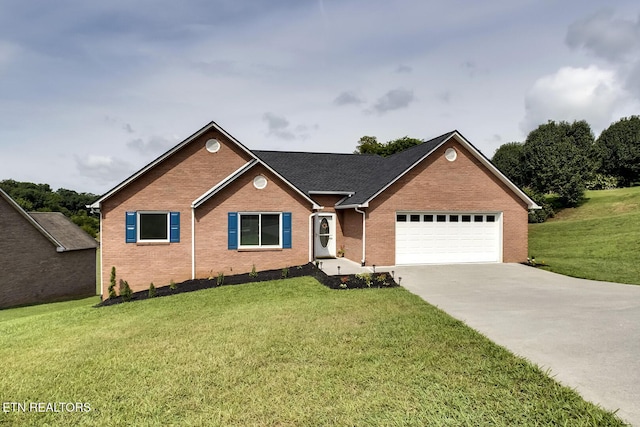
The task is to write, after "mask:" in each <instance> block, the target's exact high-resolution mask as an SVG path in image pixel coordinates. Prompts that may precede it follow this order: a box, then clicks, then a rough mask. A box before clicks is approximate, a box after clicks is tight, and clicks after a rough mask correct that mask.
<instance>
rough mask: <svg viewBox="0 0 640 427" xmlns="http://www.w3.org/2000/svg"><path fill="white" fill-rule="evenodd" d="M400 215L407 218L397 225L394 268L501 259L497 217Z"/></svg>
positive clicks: (434, 213) (498, 218) (482, 215)
mask: <svg viewBox="0 0 640 427" xmlns="http://www.w3.org/2000/svg"><path fill="white" fill-rule="evenodd" d="M399 215H406V217H405V218H406V219H407V221H406V222H399V221H398V222H396V264H436V263H458V262H498V261H500V259H501V254H500V250H501V245H500V236H501V222H500V219H501V214H499V213H489V214H487V213H474V212H449V213H442V212H406V213H405V212H402V213H401V214H399ZM418 218H419V221H416V219H418ZM411 219H413V220H414V221H410V220H411ZM491 220H493V221H491Z"/></svg>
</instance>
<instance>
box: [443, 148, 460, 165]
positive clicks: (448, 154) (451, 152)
mask: <svg viewBox="0 0 640 427" xmlns="http://www.w3.org/2000/svg"><path fill="white" fill-rule="evenodd" d="M457 157H458V153H457V152H456V150H455V148H447V151H445V152H444V158H445V159H447V160H449V161H450V162H453V161H454V160H455V159H456V158H457Z"/></svg>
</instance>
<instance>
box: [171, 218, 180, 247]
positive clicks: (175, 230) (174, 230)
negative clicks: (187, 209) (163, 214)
mask: <svg viewBox="0 0 640 427" xmlns="http://www.w3.org/2000/svg"><path fill="white" fill-rule="evenodd" d="M169 241H170V242H172V243H177V242H179V241H180V212H171V213H169Z"/></svg>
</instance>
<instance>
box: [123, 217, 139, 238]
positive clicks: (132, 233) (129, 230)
mask: <svg viewBox="0 0 640 427" xmlns="http://www.w3.org/2000/svg"><path fill="white" fill-rule="evenodd" d="M137 222H138V216H137V215H136V213H135V212H127V216H126V233H125V235H126V242H127V243H135V242H136V237H137V234H138V230H137V227H136V225H137Z"/></svg>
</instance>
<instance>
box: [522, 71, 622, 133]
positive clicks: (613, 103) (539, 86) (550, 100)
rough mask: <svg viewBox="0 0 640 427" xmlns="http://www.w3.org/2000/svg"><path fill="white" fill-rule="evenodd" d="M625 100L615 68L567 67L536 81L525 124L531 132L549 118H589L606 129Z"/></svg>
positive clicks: (528, 96)
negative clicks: (613, 69)
mask: <svg viewBox="0 0 640 427" xmlns="http://www.w3.org/2000/svg"><path fill="white" fill-rule="evenodd" d="M625 101H626V93H625V91H624V90H623V89H622V88H621V85H620V84H619V82H618V81H617V78H616V73H615V72H614V71H612V70H605V69H601V68H598V67H597V66H595V65H592V66H589V67H587V68H574V67H564V68H561V69H560V70H558V72H556V73H555V74H552V75H548V76H544V77H542V78H540V79H538V80H537V81H536V82H535V83H534V85H533V87H532V88H531V89H530V90H529V92H528V93H527V95H526V97H525V110H526V116H525V118H524V121H523V122H522V123H521V127H522V130H523V131H525V132H528V131H530V130H532V129H534V128H535V127H537V126H538V125H540V124H544V123H546V122H547V121H548V120H556V121H559V120H567V121H573V120H586V121H587V122H588V123H589V124H591V125H592V127H593V128H594V129H602V127H604V126H606V125H608V124H609V123H610V122H611V119H612V114H613V112H614V111H615V110H616V108H617V107H619V106H620V105H621V104H623V103H624V102H625Z"/></svg>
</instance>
